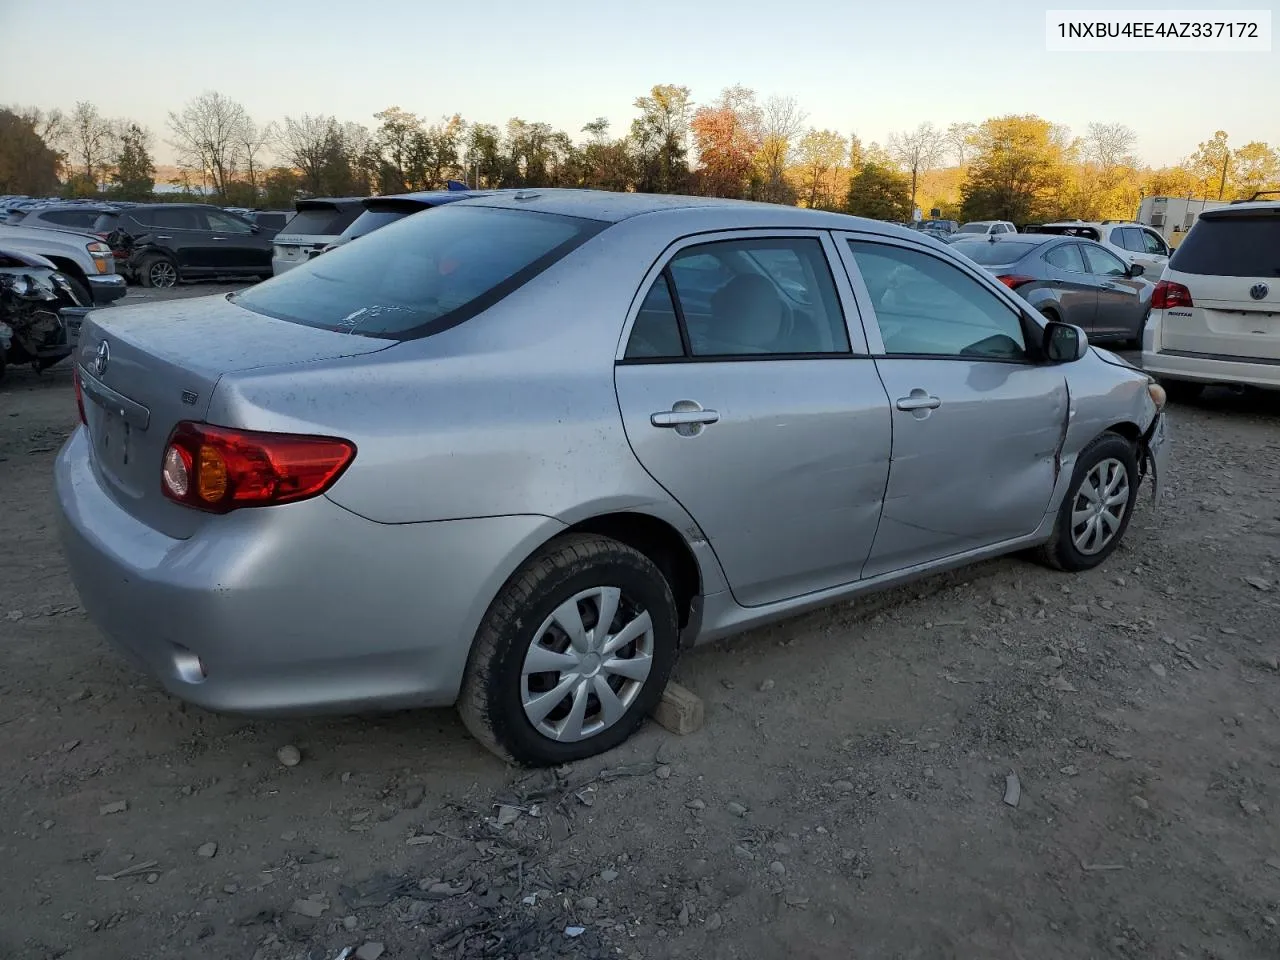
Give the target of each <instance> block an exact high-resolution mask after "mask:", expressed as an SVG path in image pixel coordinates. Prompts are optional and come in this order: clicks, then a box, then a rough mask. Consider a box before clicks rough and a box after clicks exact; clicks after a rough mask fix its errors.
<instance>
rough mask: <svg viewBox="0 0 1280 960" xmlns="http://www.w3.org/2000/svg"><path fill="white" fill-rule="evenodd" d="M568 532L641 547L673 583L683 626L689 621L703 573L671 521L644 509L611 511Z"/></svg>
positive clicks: (585, 521)
mask: <svg viewBox="0 0 1280 960" xmlns="http://www.w3.org/2000/svg"><path fill="white" fill-rule="evenodd" d="M565 533H594V534H597V535H599V536H602V537H610V538H611V539H613V540H617V541H618V542H619V543H625V544H626V545H627V546H629V547H631V548H633V549H635V550H639V551H640V552H641V553H643V554H644V555H645V556H646V557H648V558H649V559H650V560H652V561H653V562H654V564H655V565H656V566H657V567H658V569H659V570H661V571H662V575H663V576H664V577H666V578H667V582H668V583H669V584H671V593H672V594H673V595H674V597H675V601H676V611H677V613H678V615H679V617H680V626H681V627H684V626H685V625H686V624H688V622H689V612H690V610H691V608H692V604H693V598H694V597H696V596H698V595H699V594H700V593H701V592H702V575H701V573H700V571H699V569H698V561H697V559H696V558H695V557H694V555H693V551H692V550H690V549H689V544H688V542H687V541H686V540H685V538H684V537H683V536H681V535H680V533H679V532H678V531H677V530H676V529H675V528H674V527H672V526H671V525H670V524H668V523H666V522H665V521H662V520H659V519H658V518H657V517H651V516H649V515H648V514H643V513H607V514H603V515H602V516H598V517H591V518H590V519H589V520H583V521H582V522H580V523H576V524H574V525H573V526H572V527H570V528H569V529H568V530H566V531H565Z"/></svg>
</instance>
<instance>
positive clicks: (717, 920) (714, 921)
mask: <svg viewBox="0 0 1280 960" xmlns="http://www.w3.org/2000/svg"><path fill="white" fill-rule="evenodd" d="M722 923H724V920H723V919H722V918H721V916H720V914H718V913H713V914H711V916H709V917H707V919H706V921H705V922H704V923H703V925H702V926H703V928H704V929H706V930H707V931H715V930H719V929H720V925H721V924H722Z"/></svg>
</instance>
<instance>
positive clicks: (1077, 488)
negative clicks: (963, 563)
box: [1035, 432, 1139, 573]
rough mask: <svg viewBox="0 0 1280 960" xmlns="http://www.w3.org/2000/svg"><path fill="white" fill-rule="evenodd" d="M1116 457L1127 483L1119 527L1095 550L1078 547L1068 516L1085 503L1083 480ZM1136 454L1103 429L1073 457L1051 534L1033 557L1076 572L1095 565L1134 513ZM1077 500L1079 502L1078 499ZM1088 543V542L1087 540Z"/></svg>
mask: <svg viewBox="0 0 1280 960" xmlns="http://www.w3.org/2000/svg"><path fill="white" fill-rule="evenodd" d="M1107 460H1114V461H1118V462H1119V463H1120V464H1121V465H1122V466H1123V467H1124V470H1125V472H1126V474H1127V482H1128V487H1129V493H1128V498H1127V499H1126V500H1125V503H1124V512H1123V513H1122V514H1121V516H1120V518H1119V521H1120V525H1119V529H1118V530H1116V531H1115V532H1114V534H1113V535H1112V536H1111V539H1110V540H1108V541H1107V542H1106V543H1105V544H1104V545H1103V546H1102V547H1101V549H1099V550H1098V551H1097V552H1096V553H1085V552H1083V551H1081V550H1080V549H1079V548H1078V547H1077V546H1076V544H1075V542H1074V540H1073V536H1072V535H1073V529H1072V526H1073V525H1072V521H1071V516H1072V513H1073V512H1074V511H1075V510H1077V509H1078V508H1084V507H1087V506H1088V500H1087V497H1086V496H1085V495H1084V494H1083V493H1082V490H1083V488H1084V487H1085V480H1086V478H1088V477H1089V474H1090V472H1091V471H1092V470H1093V469H1094V467H1096V466H1098V465H1099V464H1102V463H1103V462H1104V461H1107ZM1138 486H1139V481H1138V458H1137V454H1136V452H1135V450H1134V446H1133V443H1132V442H1131V441H1129V440H1126V439H1125V438H1124V437H1122V436H1120V435H1119V434H1116V433H1110V432H1108V433H1104V434H1102V435H1101V436H1099V437H1098V438H1097V439H1096V440H1094V441H1093V442H1092V443H1091V444H1089V446H1087V447H1085V448H1084V450H1083V451H1081V453H1080V458H1079V459H1078V460H1077V461H1076V468H1075V470H1074V471H1073V473H1072V475H1071V486H1070V488H1069V489H1068V490H1067V494H1066V496H1064V497H1063V498H1062V506H1061V507H1060V508H1059V509H1058V518H1057V521H1056V523H1055V524H1054V527H1053V536H1052V538H1050V540H1049V541H1048V542H1047V543H1045V544H1042V545H1041V546H1040V548H1039V549H1038V550H1037V551H1036V553H1035V559H1036V560H1038V561H1039V562H1040V563H1043V564H1044V565H1045V566H1048V567H1053V568H1054V569H1055V570H1066V571H1069V572H1071V573H1076V572H1079V571H1081V570H1091V569H1093V568H1094V567H1096V566H1098V565H1099V564H1100V563H1102V562H1103V561H1104V560H1106V559H1107V557H1109V556H1111V554H1112V553H1113V552H1114V551H1115V549H1116V547H1118V546H1119V545H1120V541H1121V540H1123V539H1124V535H1125V531H1127V530H1128V529H1129V520H1130V518H1131V517H1132V516H1133V506H1134V504H1135V503H1136V502H1137V499H1138ZM1077 501H1079V503H1078V502H1077ZM1086 546H1087V544H1086Z"/></svg>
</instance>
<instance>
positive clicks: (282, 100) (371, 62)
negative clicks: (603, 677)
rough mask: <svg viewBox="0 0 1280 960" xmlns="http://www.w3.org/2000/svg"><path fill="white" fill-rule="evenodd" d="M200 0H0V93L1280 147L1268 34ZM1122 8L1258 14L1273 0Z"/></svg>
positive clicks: (165, 158)
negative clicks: (669, 92)
mask: <svg viewBox="0 0 1280 960" xmlns="http://www.w3.org/2000/svg"><path fill="white" fill-rule="evenodd" d="M452 6H454V8H455V9H456V11H457V12H452V13H451V12H446V11H447V7H446V5H445V4H441V3H424V2H422V0H417V2H407V0H373V2H369V3H358V2H351V0H344V2H333V0H308V2H303V3H289V2H281V3H269V2H266V0H258V2H248V0H219V2H216V3H211V4H199V5H197V4H194V3H180V2H173V0H170V2H157V0H129V2H128V3H126V4H124V5H118V4H117V5H115V6H112V5H110V4H103V3H102V2H100V0H40V2H36V0H0V104H19V105H23V106H37V107H40V108H42V109H45V110H47V109H50V108H53V107H60V108H62V109H63V110H67V109H69V108H70V107H71V106H72V105H73V104H74V102H75V101H76V100H80V99H88V100H92V101H94V102H95V103H97V104H98V106H99V108H100V109H101V110H102V112H103V113H104V114H106V115H108V116H113V117H128V118H131V119H134V120H136V121H138V122H140V123H142V124H143V125H145V126H147V127H149V128H150V129H151V130H152V132H153V133H154V134H155V136H156V145H157V151H156V153H157V158H158V159H159V161H160V162H162V163H163V162H170V161H171V160H172V150H171V149H170V148H169V147H168V146H166V145H165V143H164V140H165V139H166V137H167V136H168V135H169V134H168V131H167V129H166V125H165V118H166V116H167V112H168V111H169V110H177V109H180V108H181V106H182V104H183V103H184V102H185V101H186V100H188V99H190V98H191V97H193V96H196V95H198V94H199V93H201V92H202V91H205V90H211V89H216V90H218V91H220V92H222V93H224V94H226V95H227V96H230V97H232V98H233V99H236V100H239V101H240V102H241V103H243V104H244V105H245V106H246V107H247V108H248V110H249V112H250V113H251V115H252V116H253V117H254V118H255V119H256V120H258V121H259V122H260V123H265V122H266V121H269V120H278V119H280V118H281V117H283V116H285V115H286V114H291V115H295V116H296V115H299V114H302V113H328V114H333V115H335V116H336V117H337V118H338V119H339V120H342V121H345V120H354V121H357V122H359V123H363V124H365V125H367V126H368V127H370V129H372V128H373V127H374V126H376V121H375V120H374V119H373V114H374V113H375V112H376V111H378V110H381V109H383V108H385V107H388V106H391V105H398V106H400V107H403V108H404V109H406V110H410V111H413V112H415V113H418V114H419V115H420V116H423V117H424V118H426V119H427V120H429V121H435V120H437V119H439V118H440V117H443V116H446V115H449V114H452V113H455V112H456V113H460V114H461V115H462V116H463V118H464V119H466V120H473V121H474V120H478V121H484V122H490V123H496V124H499V125H502V124H504V123H505V122H506V120H507V119H508V118H509V117H512V116H519V117H521V118H523V119H525V120H529V121H534V120H541V121H545V122H547V123H550V124H551V125H552V126H554V127H556V128H558V129H563V130H565V131H567V132H569V133H570V134H571V135H572V136H573V137H574V139H577V140H581V139H582V138H583V135H582V134H581V133H580V131H581V128H582V126H583V125H584V124H585V123H587V122H589V121H590V120H592V119H593V118H595V117H597V116H605V117H608V118H609V119H610V120H611V121H612V122H613V130H612V132H613V134H614V135H621V134H623V133H625V132H626V130H627V128H628V126H629V124H630V121H631V119H632V117H633V116H634V115H635V110H634V108H633V107H632V102H633V101H634V100H635V98H636V97H637V96H640V95H642V94H645V93H647V92H648V90H649V88H650V87H651V86H653V85H654V84H657V83H676V84H683V85H685V86H688V87H690V88H691V90H692V95H693V99H694V100H695V101H696V102H707V101H710V100H712V99H714V98H715V97H716V95H717V94H718V93H719V91H720V90H721V88H723V87H725V86H729V85H732V84H735V83H740V84H743V85H744V86H747V87H750V88H752V89H754V90H755V91H756V93H757V96H758V97H759V98H760V99H761V100H763V99H764V98H766V97H768V96H770V95H773V94H781V95H789V96H794V97H795V98H796V99H797V100H798V101H799V103H800V105H801V107H802V108H803V109H805V110H806V111H807V112H808V114H809V118H808V122H809V123H810V124H811V125H813V126H816V127H819V128H822V127H827V128H832V129H835V130H838V131H840V132H841V133H842V134H845V135H848V134H849V133H857V134H858V135H859V136H860V137H861V138H862V139H863V141H864V142H869V141H872V140H876V141H880V142H882V143H883V142H884V140H885V139H886V138H887V137H888V135H889V134H890V133H891V132H892V131H895V130H904V129H908V128H912V127H914V126H916V125H917V124H919V123H920V122H922V121H925V120H929V121H932V122H933V123H935V124H938V125H940V126H945V125H946V124H948V123H951V122H954V121H960V120H971V121H975V122H980V121H981V120H983V119H985V118H987V117H991V116H997V115H1000V114H1006V113H1037V114H1040V115H1041V116H1043V117H1045V118H1047V119H1050V120H1052V121H1054V122H1057V123H1062V124H1066V125H1067V126H1069V127H1071V129H1072V130H1073V131H1074V132H1076V133H1083V132H1084V130H1085V127H1086V126H1087V124H1088V123H1089V122H1090V121H1102V122H1122V123H1126V124H1128V125H1129V126H1130V127H1132V128H1133V129H1134V130H1135V131H1136V132H1137V134H1138V152H1139V155H1140V156H1141V157H1142V159H1144V160H1145V161H1147V162H1150V163H1153V164H1157V165H1159V164H1164V163H1172V162H1176V161H1177V160H1178V159H1180V158H1181V157H1184V156H1186V155H1187V154H1189V153H1190V152H1191V151H1192V150H1194V149H1195V146H1196V144H1197V142H1199V141H1201V140H1206V139H1209V138H1210V137H1211V136H1212V135H1213V132H1214V131H1215V130H1218V129H1222V130H1226V131H1227V132H1228V134H1229V135H1230V138H1231V142H1232V144H1233V145H1241V144H1243V143H1246V142H1247V141H1250V140H1265V141H1268V142H1270V143H1271V144H1273V145H1275V144H1278V143H1280V110H1278V109H1277V108H1276V104H1277V103H1280V47H1276V46H1273V51H1272V52H1271V53H1248V54H1241V53H1175V52H1144V53H1110V52H1109V53H1079V52H1073V53H1049V52H1047V51H1046V49H1045V19H1044V15H1045V11H1046V10H1047V9H1063V8H1068V9H1071V8H1075V7H1079V8H1082V9H1089V8H1095V9H1096V8H1098V7H1105V6H1107V4H1105V3H1102V2H1099V0H1093V2H1092V3H1089V2H1088V0H1086V2H1085V3H1079V4H1075V5H1073V4H1070V3H1066V2H1063V0H1058V2H1049V3H1045V2H1037V0H1005V2H993V0H950V2H948V0H916V2H912V0H908V2H898V3H892V2H885V0H874V2H866V0H842V2H834V0H788V2H770V3H764V2H761V0H737V2H727V0H643V2H635V0H612V2H610V0H596V2H583V0H544V2H543V3H541V4H536V3H529V2H527V0H524V2H513V0H482V2H478V3H467V4H456V5H452ZM1123 6H1124V7H1126V8H1129V9H1153V10H1168V9H1171V8H1177V9H1199V10H1207V9H1222V10H1229V9H1234V10H1238V9H1241V8H1253V9H1263V10H1265V9H1270V10H1271V11H1272V19H1273V21H1274V22H1276V23H1277V25H1278V26H1280V16H1276V5H1275V3H1274V0H1273V2H1271V3H1263V2H1258V0H1252V2H1250V0H1235V2H1230V0H1228V2H1225V3H1221V2H1215V0H1198V2H1196V3H1194V4H1192V3H1181V4H1178V3H1176V0H1165V2H1164V3H1149V2H1144V0H1128V2H1127V3H1125V4H1123Z"/></svg>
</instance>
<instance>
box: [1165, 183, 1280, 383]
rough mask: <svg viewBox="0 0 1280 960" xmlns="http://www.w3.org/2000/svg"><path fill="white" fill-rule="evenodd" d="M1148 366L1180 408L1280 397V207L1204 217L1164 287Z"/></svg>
mask: <svg viewBox="0 0 1280 960" xmlns="http://www.w3.org/2000/svg"><path fill="white" fill-rule="evenodd" d="M1142 365H1143V367H1144V368H1146V369H1149V370H1151V372H1152V373H1154V374H1155V375H1156V376H1157V377H1158V378H1159V379H1160V382H1161V383H1162V384H1164V385H1165V387H1166V389H1167V390H1168V391H1169V395H1170V396H1171V397H1174V398H1175V399H1178V400H1193V399H1195V397H1197V396H1199V394H1200V393H1201V391H1203V390H1204V388H1205V387H1206V386H1207V385H1209V384H1222V385H1225V386H1233V387H1241V386H1245V387H1258V388H1263V389H1268V390H1280V203H1277V202H1275V201H1254V202H1246V203H1235V204H1232V205H1231V206H1227V207H1221V208H1219V209H1217V210H1206V211H1205V212H1204V213H1202V214H1200V217H1199V219H1197V220H1196V222H1195V225H1194V226H1192V228H1191V231H1190V232H1189V233H1188V234H1187V238H1186V239H1185V240H1183V241H1182V244H1181V245H1180V246H1179V247H1178V249H1177V250H1175V251H1174V253H1173V258H1172V259H1171V260H1170V261H1169V266H1168V267H1166V268H1165V271H1164V275H1163V276H1162V277H1161V278H1160V282H1159V283H1158V284H1156V290H1155V295H1154V297H1153V300H1152V311H1151V322H1150V323H1149V324H1148V326H1147V331H1146V335H1145V337H1144V340H1143V346H1142Z"/></svg>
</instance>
